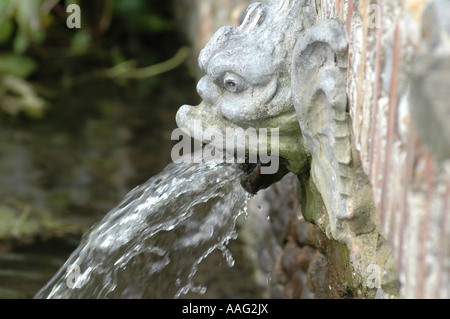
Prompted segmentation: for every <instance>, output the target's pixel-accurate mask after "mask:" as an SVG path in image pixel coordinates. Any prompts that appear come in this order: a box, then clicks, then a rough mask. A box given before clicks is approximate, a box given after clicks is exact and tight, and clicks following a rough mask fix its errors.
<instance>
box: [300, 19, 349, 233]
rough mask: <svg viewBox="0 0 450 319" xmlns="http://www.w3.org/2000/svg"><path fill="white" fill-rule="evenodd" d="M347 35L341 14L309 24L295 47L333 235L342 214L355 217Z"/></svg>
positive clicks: (303, 110) (303, 113)
mask: <svg viewBox="0 0 450 319" xmlns="http://www.w3.org/2000/svg"><path fill="white" fill-rule="evenodd" d="M347 50H348V43H347V36H346V33H345V30H344V27H343V25H342V23H340V22H339V21H337V20H331V19H330V20H325V21H322V22H320V23H318V24H316V25H314V26H312V27H311V28H309V29H308V30H306V31H305V32H304V33H303V34H302V35H301V37H300V38H299V40H298V41H297V44H296V46H295V49H294V54H293V63H292V93H293V100H294V106H295V110H296V112H297V115H298V121H299V124H300V128H301V131H302V133H303V138H304V140H305V144H306V148H307V149H308V151H309V152H310V153H311V155H312V162H311V179H312V181H313V183H314V185H315V186H316V187H317V189H318V191H319V193H320V194H321V196H322V199H323V201H324V204H325V206H326V209H327V211H328V212H329V218H330V221H329V224H328V225H327V227H328V228H327V231H328V232H329V235H331V236H332V237H334V238H335V239H337V238H336V237H337V236H338V231H337V219H340V218H350V217H351V215H352V210H351V209H350V208H349V207H348V205H347V198H348V197H349V196H350V194H349V189H348V182H349V181H348V180H349V176H348V175H349V168H348V166H349V164H350V162H351V147H350V133H349V129H350V127H349V119H350V118H349V114H348V112H347V111H346V107H347V94H346V78H347Z"/></svg>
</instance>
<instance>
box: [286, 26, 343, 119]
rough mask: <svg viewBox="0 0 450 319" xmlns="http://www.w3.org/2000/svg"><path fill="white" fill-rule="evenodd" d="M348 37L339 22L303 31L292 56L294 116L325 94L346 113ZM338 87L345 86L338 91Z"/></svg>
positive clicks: (300, 114)
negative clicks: (319, 95)
mask: <svg viewBox="0 0 450 319" xmlns="http://www.w3.org/2000/svg"><path fill="white" fill-rule="evenodd" d="M347 51H348V41H347V34H346V32H345V28H344V26H343V24H342V23H341V22H340V21H339V20H334V19H327V20H324V21H322V22H319V23H317V24H315V25H313V26H311V27H310V28H308V29H306V30H305V32H303V33H302V34H301V35H300V37H299V39H298V40H297V42H296V44H295V48H294V51H293V57H292V59H293V60H292V73H291V74H292V93H293V96H294V102H295V107H296V111H297V114H298V115H299V116H300V117H301V116H302V115H304V113H305V112H308V111H310V110H309V108H310V106H311V102H312V100H314V99H315V98H316V96H317V94H324V95H325V96H326V98H327V100H328V101H329V102H330V104H331V105H332V106H333V107H334V108H336V107H337V108H339V110H337V111H339V112H345V108H346V105H347V98H346V92H345V83H346V77H347V64H348V61H347ZM338 84H344V86H343V87H342V88H344V90H341V89H337V85H338Z"/></svg>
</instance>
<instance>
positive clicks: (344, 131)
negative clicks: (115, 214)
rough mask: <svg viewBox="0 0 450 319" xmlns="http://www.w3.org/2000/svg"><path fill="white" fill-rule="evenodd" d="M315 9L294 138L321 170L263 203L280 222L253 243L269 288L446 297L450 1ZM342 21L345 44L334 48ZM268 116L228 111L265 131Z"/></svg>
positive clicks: (345, 0)
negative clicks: (263, 120)
mask: <svg viewBox="0 0 450 319" xmlns="http://www.w3.org/2000/svg"><path fill="white" fill-rule="evenodd" d="M244 2H245V1H244ZM269 3H270V1H269ZM280 3H286V4H287V5H288V6H289V5H292V4H293V3H301V1H299V2H297V1H281V2H280ZM303 5H304V4H303ZM427 5H428V6H427ZM308 6H310V8H313V9H310V11H309V12H310V13H311V14H313V16H309V15H308V18H307V19H306V20H305V21H307V23H306V24H305V25H306V26H307V27H306V28H305V29H299V31H301V32H300V33H299V34H301V35H300V38H302V39H303V42H297V49H298V51H299V52H300V54H299V59H298V60H297V61H295V59H292V60H291V59H290V58H289V59H287V60H288V62H289V63H291V65H292V66H293V67H294V68H292V69H287V72H290V74H291V75H292V76H293V82H292V83H293V85H292V86H291V88H292V89H293V91H292V95H293V102H292V104H291V105H292V106H294V105H295V111H296V112H297V115H298V116H299V118H298V119H299V124H300V128H301V135H299V134H298V133H296V134H295V139H298V138H300V139H301V140H302V141H304V144H303V145H302V147H301V149H302V151H301V152H297V153H295V154H294V156H292V153H291V160H294V161H295V158H296V157H295V155H298V154H300V153H302V154H304V153H310V155H311V157H312V162H311V165H312V166H311V171H310V174H305V173H304V172H302V174H299V183H298V185H297V186H298V187H296V186H295V184H296V183H297V181H296V178H295V177H292V175H288V176H287V177H285V178H284V179H283V180H282V181H281V182H279V183H278V184H277V185H273V186H272V187H271V188H270V189H268V190H266V191H261V192H260V193H259V194H258V196H257V198H255V199H254V202H259V203H264V205H263V206H265V212H266V214H267V216H268V217H270V223H269V224H268V225H265V226H264V228H263V231H264V232H265V236H263V238H260V241H259V242H258V244H255V243H254V245H256V246H258V247H259V248H258V249H257V251H258V256H259V257H260V258H259V259H260V262H261V263H262V264H263V265H264V266H263V267H262V268H263V269H264V271H265V272H268V271H270V272H271V273H272V276H271V278H272V280H271V287H272V289H271V292H272V296H274V297H288V298H308V297H316V298H348V297H364V298H368V297H375V298H389V297H392V296H398V297H406V298H411V297H413V298H422V297H440V298H448V297H449V296H450V290H449V289H450V276H449V273H450V267H449V265H450V256H449V242H450V227H449V226H450V225H449V223H450V221H449V220H450V218H448V217H447V216H448V214H449V197H450V161H449V156H448V149H450V148H449V144H448V143H449V136H450V134H448V131H447V130H448V125H446V124H447V123H448V117H449V109H450V108H449V107H448V103H447V101H448V100H449V99H448V94H449V93H448V92H449V91H448V90H447V89H446V88H447V83H448V81H449V79H448V71H447V69H448V67H449V66H448V65H449V64H448V61H449V59H448V54H449V51H450V50H449V42H448V38H449V37H448V34H449V33H448V30H449V29H448V21H450V17H448V16H447V15H448V14H450V13H449V12H450V11H449V10H448V2H446V1H439V0H435V1H417V0H394V1H383V0H376V1H369V0H360V1H357V0H320V1H319V0H317V1H315V2H313V1H309V2H308ZM280 7H282V5H280ZM256 12H257V11H256ZM298 18H299V19H305V15H299V16H298ZM329 19H332V20H329ZM257 20H258V19H257ZM330 21H334V22H330ZM339 21H340V22H341V23H342V24H341V29H343V30H344V31H345V38H346V42H347V43H348V51H347V50H346V49H343V47H344V46H345V45H337V44H338V43H340V42H339V38H340V37H342V30H341V31H339V26H338V25H339ZM327 24H328V26H327ZM333 24H335V25H336V27H334V26H332V25H333ZM235 25H236V24H235ZM226 30H228V32H231V31H230V29H226ZM308 30H310V31H308ZM313 30H314V31H313ZM333 30H336V31H333ZM333 32H335V34H334V33H333ZM222 34H225V33H223V31H222ZM331 34H333V35H334V36H330V35H331ZM296 36H298V35H296ZM261 37H262V36H261ZM261 37H258V38H261ZM314 37H316V38H317V41H315V39H314ZM333 39H334V40H336V41H333ZM214 41H215V42H216V43H217V41H218V39H217V38H216V40H214ZM236 41H237V40H236ZM294 42H295V41H294ZM308 42H309V43H308ZM315 42H318V45H310V43H315ZM236 44H239V41H237V42H236ZM224 45H226V44H223V43H222V44H221V45H220V46H222V47H223V46H224ZM232 47H235V45H233V46H232ZM213 51H214V49H212V48H209V49H207V50H206V52H205V55H204V57H205V56H209V55H214V54H213V53H212V52H213ZM255 56H257V55H255ZM241 57H242V56H241ZM202 60H203V61H206V60H208V59H205V58H203V59H202ZM263 60H264V61H268V60H267V59H263ZM269 60H270V61H269V63H268V65H267V66H270V65H272V64H271V63H272V62H273V61H272V59H269ZM206 64H207V63H205V62H203V65H204V66H205V65H206ZM267 66H265V67H267ZM295 67H297V69H296V68H295ZM204 69H205V71H207V73H208V72H211V71H208V70H207V67H206V68H204ZM256 69H257V68H255V69H254V70H256ZM285 70H286V69H285ZM342 71H344V72H342ZM296 72H297V73H296ZM210 74H211V73H210ZM342 78H345V81H344V82H345V83H343V80H342ZM296 80H297V81H296ZM269 82H270V81H269ZM281 83H284V85H286V83H287V82H286V81H284V82H281ZM342 90H344V91H345V93H346V94H342ZM296 97H297V98H296ZM284 107H286V105H285V106H284ZM287 109H289V108H287ZM266 111H267V110H266ZM314 112H316V113H314ZM225 113H226V112H225ZM263 114H266V112H265V111H263V112H261V113H255V114H254V115H257V116H256V117H251V116H250V114H249V116H250V117H249V116H247V120H248V121H247V122H248V123H247V122H246V120H245V119H241V118H238V117H234V116H230V119H231V120H232V121H233V120H234V121H235V122H236V123H237V124H238V125H244V123H246V124H245V125H250V124H249V123H255V122H256V123H258V125H262V123H264V124H266V123H267V122H261V121H260V119H261V118H262V117H263ZM237 116H239V115H237ZM216 119H217V118H216ZM284 122H285V121H284V120H281V121H279V122H278V123H275V122H272V124H275V125H277V124H280V125H282V124H283V123H284ZM302 143H303V142H302ZM286 145H292V141H290V142H289V143H286V144H285V146H286ZM302 165H304V163H303V164H302ZM294 166H295V165H293V166H292V167H294ZM296 173H297V174H298V173H299V172H298V171H297V172H296ZM295 188H298V190H297V191H294V189H295ZM297 195H298V199H299V201H298V200H297ZM288 203H289V204H288ZM300 203H301V205H300ZM255 207H261V205H260V204H258V205H255V204H252V203H250V206H249V211H250V212H252V210H253V211H254V212H256V213H258V211H259V210H260V209H259V208H258V209H256V208H255ZM300 207H301V208H300ZM259 213H261V212H259ZM305 220H306V221H308V222H309V223H308V222H306V221H305ZM313 224H315V225H313ZM250 247H252V246H251V245H250ZM305 247H308V248H305ZM306 265H308V266H307V267H306ZM397 271H398V272H397ZM305 278H306V279H305ZM399 282H400V290H399V285H398V284H399ZM305 283H306V284H305ZM330 287H331V289H330Z"/></svg>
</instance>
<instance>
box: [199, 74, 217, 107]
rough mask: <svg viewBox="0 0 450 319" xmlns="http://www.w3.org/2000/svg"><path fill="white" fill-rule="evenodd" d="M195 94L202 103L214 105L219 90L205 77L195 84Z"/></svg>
mask: <svg viewBox="0 0 450 319" xmlns="http://www.w3.org/2000/svg"><path fill="white" fill-rule="evenodd" d="M197 93H198V95H200V97H201V98H202V100H203V101H205V102H208V103H215V101H216V100H217V98H218V96H219V89H218V88H217V86H216V85H215V84H214V83H213V82H212V81H211V79H210V78H209V77H208V76H207V75H206V76H204V77H202V78H201V79H200V81H198V83H197Z"/></svg>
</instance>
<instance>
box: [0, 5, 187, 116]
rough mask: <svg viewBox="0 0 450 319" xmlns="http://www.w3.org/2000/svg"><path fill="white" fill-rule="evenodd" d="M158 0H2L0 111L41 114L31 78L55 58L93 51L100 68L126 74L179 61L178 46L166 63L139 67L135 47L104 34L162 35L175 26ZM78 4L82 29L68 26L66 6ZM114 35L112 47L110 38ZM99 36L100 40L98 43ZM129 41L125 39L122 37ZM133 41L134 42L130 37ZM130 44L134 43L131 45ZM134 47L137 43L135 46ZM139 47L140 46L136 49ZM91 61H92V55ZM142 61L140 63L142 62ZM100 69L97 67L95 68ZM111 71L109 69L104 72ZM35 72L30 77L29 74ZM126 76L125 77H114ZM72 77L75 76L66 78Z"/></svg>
mask: <svg viewBox="0 0 450 319" xmlns="http://www.w3.org/2000/svg"><path fill="white" fill-rule="evenodd" d="M162 2H163V1H161V0H152V1H144V0H96V1H92V0H0V111H3V112H4V113H7V114H10V115H12V116H15V115H18V114H24V115H26V116H28V117H30V118H40V117H42V116H43V115H44V113H45V109H46V107H47V106H46V104H47V103H45V99H43V97H41V96H39V93H38V92H37V90H36V87H35V84H34V81H35V79H34V78H35V77H36V75H37V74H38V73H39V72H40V71H41V70H42V68H43V67H45V63H41V62H42V59H44V62H49V61H52V60H54V59H55V58H57V59H59V60H60V58H66V59H70V58H82V57H83V56H88V55H90V56H91V57H92V56H94V57H95V58H96V59H101V60H99V62H100V63H96V64H99V65H102V66H107V65H109V67H104V71H105V70H106V71H108V70H110V69H111V70H119V69H121V68H123V67H124V66H132V67H131V68H129V69H126V70H125V71H126V72H127V77H128V78H133V77H134V78H136V77H135V76H134V75H135V74H138V78H143V77H149V76H155V75H157V74H159V73H161V72H167V71H168V70H170V68H171V67H172V68H173V67H176V66H177V65H179V64H180V63H181V62H182V61H183V60H184V58H185V57H186V55H187V51H186V49H182V50H181V51H180V52H181V53H180V52H179V54H178V55H175V59H169V60H168V63H164V62H163V63H159V62H161V61H160V60H156V61H154V62H150V61H151V59H150V60H148V59H142V61H144V63H146V64H147V63H148V62H150V63H152V64H155V63H158V64H157V65H156V66H155V67H152V65H151V66H147V67H145V68H142V70H141V69H140V68H138V67H137V65H138V64H139V63H135V61H133V60H130V58H135V55H136V52H130V51H129V50H128V51H127V50H124V49H123V48H122V47H121V46H120V45H117V44H116V43H117V42H116V41H117V38H116V37H114V36H111V38H110V39H109V40H108V39H107V37H106V36H105V35H106V34H107V33H108V32H109V31H113V32H116V33H118V34H123V32H125V33H126V36H125V37H123V36H122V38H121V40H122V39H127V38H129V34H131V33H132V34H133V37H134V39H135V38H136V34H161V33H164V32H170V31H173V30H174V25H173V22H172V21H171V19H170V17H169V18H168V17H167V16H163V15H161V14H160V13H156V12H157V10H155V8H156V7H157V6H161V4H162ZM72 3H76V4H78V5H80V7H81V19H82V28H81V29H69V28H67V26H66V17H67V13H66V8H67V6H68V5H69V4H72ZM111 40H112V43H113V44H112V47H111V43H110V42H109V41H111ZM102 41H103V42H102ZM124 43H128V40H126V41H124ZM134 44H135V42H134ZM134 44H133V45H134ZM134 49H136V46H135V48H134ZM138 49H139V48H138ZM91 61H92V60H91ZM141 63H142V62H141ZM77 71H78V72H80V71H81V72H86V73H92V74H91V75H89V76H85V78H89V77H92V75H95V74H102V72H101V70H92V69H91V68H89V67H87V68H86V69H85V70H81V69H80V70H77ZM98 71H100V72H98ZM108 72H110V71H108ZM33 77H34V78H33ZM115 80H119V81H125V79H124V78H123V76H122V77H121V78H118V79H115ZM70 81H71V82H73V79H70Z"/></svg>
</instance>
